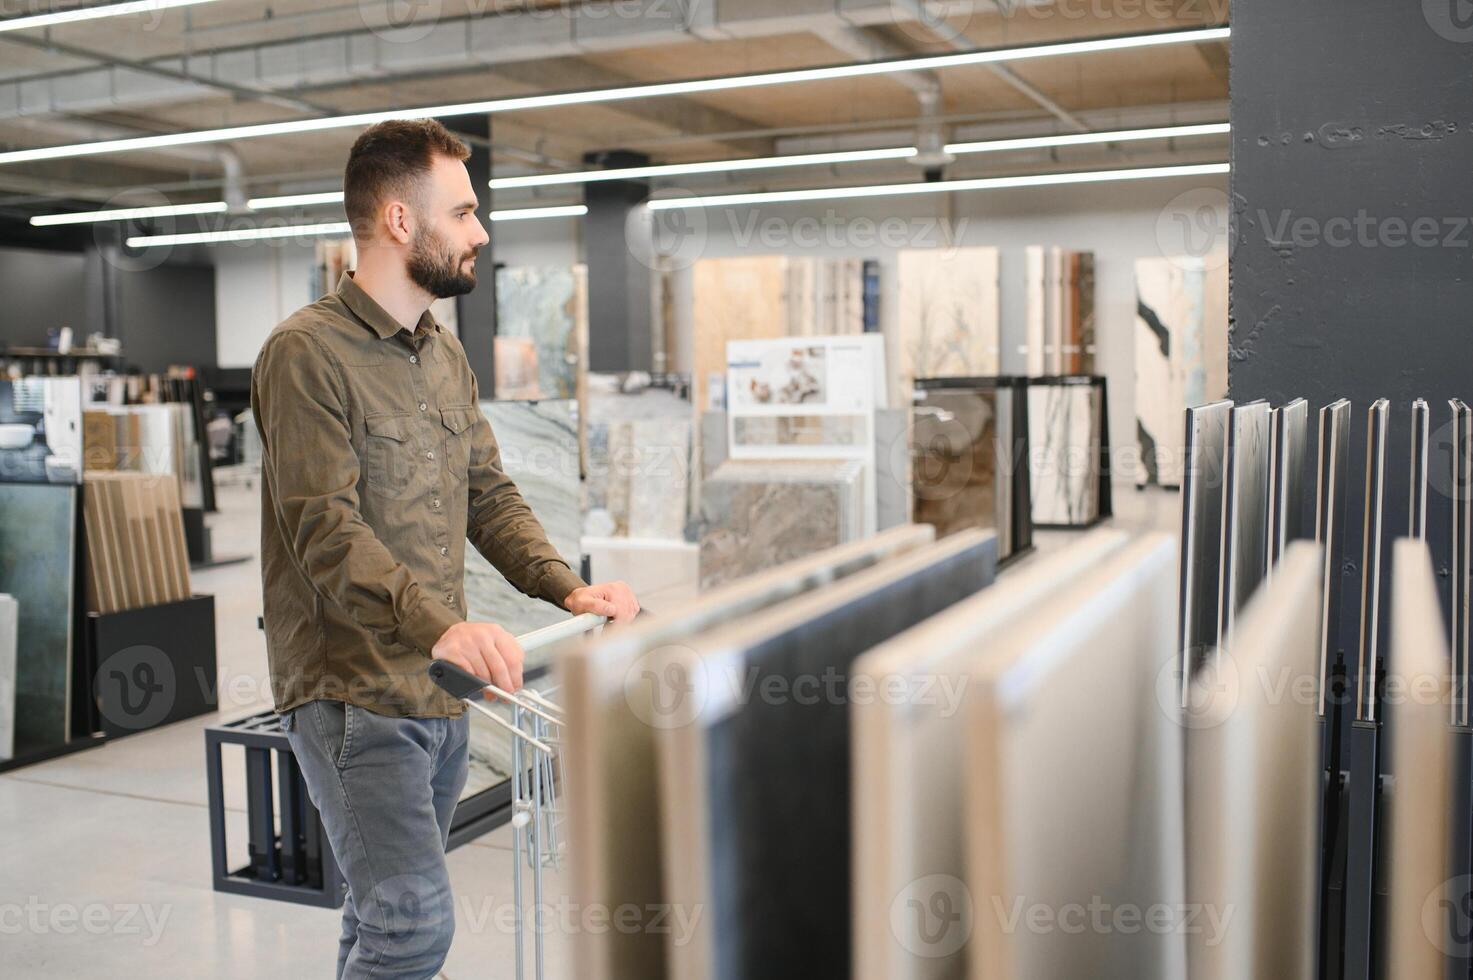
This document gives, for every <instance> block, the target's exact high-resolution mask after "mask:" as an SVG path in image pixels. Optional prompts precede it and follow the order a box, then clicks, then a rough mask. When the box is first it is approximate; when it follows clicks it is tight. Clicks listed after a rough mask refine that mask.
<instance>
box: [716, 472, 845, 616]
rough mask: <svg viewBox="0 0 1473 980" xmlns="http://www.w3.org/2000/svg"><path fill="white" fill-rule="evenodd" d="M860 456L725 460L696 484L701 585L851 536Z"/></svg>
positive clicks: (787, 559)
mask: <svg viewBox="0 0 1473 980" xmlns="http://www.w3.org/2000/svg"><path fill="white" fill-rule="evenodd" d="M865 492H866V487H865V480H864V464H863V462H861V461H860V460H745V459H740V460H739V459H730V460H727V461H726V462H725V463H722V464H721V465H720V466H719V467H717V469H716V472H714V473H712V474H711V476H710V478H708V479H707V480H705V481H704V482H703V483H702V485H701V512H700V516H699V528H700V545H701V588H702V589H708V588H711V587H712V586H715V585H720V584H721V583H723V582H729V581H732V580H734V579H738V578H741V577H742V576H745V575H751V574H752V573H754V572H759V571H762V570H763V569H767V568H772V567H774V566H776V565H781V564H782V563H784V562H788V561H792V560H794V559H796V558H801V557H803V556H805V555H810V554H813V553H814V552H818V551H822V550H824V549H825V548H832V547H834V546H835V545H839V544H844V543H845V542H848V541H853V540H856V539H857V538H858V537H859V536H860V533H861V530H862V527H863V515H864V505H863V503H864V502H863V494H864V493H865Z"/></svg>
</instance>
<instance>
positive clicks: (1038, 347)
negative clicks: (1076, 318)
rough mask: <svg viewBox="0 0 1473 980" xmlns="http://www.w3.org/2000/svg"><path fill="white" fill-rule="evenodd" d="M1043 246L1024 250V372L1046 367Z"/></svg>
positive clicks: (1038, 371) (1036, 374)
mask: <svg viewBox="0 0 1473 980" xmlns="http://www.w3.org/2000/svg"><path fill="white" fill-rule="evenodd" d="M1043 252H1044V249H1043V246H1042V245H1029V246H1027V247H1026V248H1025V249H1024V250H1023V357H1024V362H1023V363H1024V367H1023V373H1024V374H1026V375H1028V376H1029V377H1030V378H1037V377H1041V376H1043V375H1044V374H1047V373H1048V372H1047V371H1045V370H1044V354H1043V335H1044V328H1043V323H1044V315H1045V314H1044V309H1043V307H1044V296H1045V295H1046V290H1045V286H1044V274H1043V273H1044V269H1043V267H1044V255H1043Z"/></svg>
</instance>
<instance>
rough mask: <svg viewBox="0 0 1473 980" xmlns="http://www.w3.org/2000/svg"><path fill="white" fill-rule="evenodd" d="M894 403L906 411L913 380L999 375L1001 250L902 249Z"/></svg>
mask: <svg viewBox="0 0 1473 980" xmlns="http://www.w3.org/2000/svg"><path fill="white" fill-rule="evenodd" d="M897 261H898V269H897V278H898V283H899V285H898V294H899V295H898V298H897V299H898V311H897V317H896V335H895V337H893V338H892V339H891V340H890V342H889V343H888V344H887V347H889V350H887V352H886V360H887V362H888V363H889V364H890V365H891V368H890V372H891V373H890V385H889V388H890V400H891V404H892V405H893V406H895V407H897V408H898V407H907V406H909V404H910V401H911V385H912V383H913V382H914V380H915V379H916V378H939V377H960V376H977V375H995V374H997V373H998V370H999V367H998V365H999V357H1000V349H999V343H1000V334H999V321H1000V311H999V310H1000V308H999V305H998V303H999V296H998V250H997V249H996V248H991V247H968V248H944V249H943V248H933V249H902V250H901V251H900V252H899V253H898V257H897Z"/></svg>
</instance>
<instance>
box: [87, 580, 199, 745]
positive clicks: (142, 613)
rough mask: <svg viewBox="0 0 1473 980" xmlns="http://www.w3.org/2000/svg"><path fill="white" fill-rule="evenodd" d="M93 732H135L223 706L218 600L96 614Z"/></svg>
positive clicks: (90, 629)
mask: <svg viewBox="0 0 1473 980" xmlns="http://www.w3.org/2000/svg"><path fill="white" fill-rule="evenodd" d="M85 664H86V667H85V673H84V675H83V677H84V678H85V680H84V682H83V685H78V686H79V688H81V689H82V690H83V692H84V695H85V696H84V697H82V698H79V700H78V703H77V704H76V705H74V716H75V715H81V714H82V709H85V711H86V715H85V717H86V730H87V731H88V732H93V731H100V732H102V733H103V734H105V735H108V736H118V735H131V734H133V733H134V732H141V731H145V730H147V729H150V728H157V727H158V726H160V725H167V724H169V723H170V722H175V721H182V720H183V719H185V718H195V717H198V716H199V715H203V714H208V713H210V712H212V711H216V710H218V709H219V706H220V704H219V689H218V688H219V671H218V667H217V664H216V658H215V597H214V596H212V595H197V596H192V597H190V598H188V599H182V600H180V601H179V602H167V603H163V604H162V605H157V606H142V607H140V608H138V609H125V610H123V611H122V612H115V613H88V614H87V637H86V660H85Z"/></svg>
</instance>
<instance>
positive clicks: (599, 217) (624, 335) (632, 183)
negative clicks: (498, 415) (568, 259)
mask: <svg viewBox="0 0 1473 980" xmlns="http://www.w3.org/2000/svg"><path fill="white" fill-rule="evenodd" d="M585 162H588V163H595V164H600V165H602V166H605V167H635V166H641V165H643V164H646V163H648V162H649V158H648V157H645V156H643V155H641V154H638V153H630V152H627V151H623V150H619V151H613V152H609V153H600V154H589V156H588V157H586V158H585ZM649 192H650V188H649V184H648V183H647V182H645V181H638V180H609V181H600V182H596V183H591V184H585V185H584V201H585V202H586V203H587V205H588V214H587V216H586V217H585V218H584V219H583V244H584V261H585V262H586V263H587V265H588V367H589V370H592V371H649V370H651V368H652V366H653V361H654V354H653V334H652V326H651V315H650V309H651V302H652V299H653V295H652V292H651V289H652V278H653V277H652V274H651V270H650V267H649V266H648V265H647V264H646V263H645V261H642V260H641V259H642V258H643V256H642V255H641V254H637V253H636V248H639V247H641V246H640V243H631V242H630V240H629V235H630V233H631V227H634V228H643V227H644V225H643V224H642V223H641V222H640V218H639V216H635V217H634V221H635V225H633V226H631V225H630V224H629V222H630V218H631V212H632V211H634V210H635V209H637V208H642V207H643V205H644V202H645V201H646V200H648V199H649ZM632 245H633V246H634V247H631V246H632Z"/></svg>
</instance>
